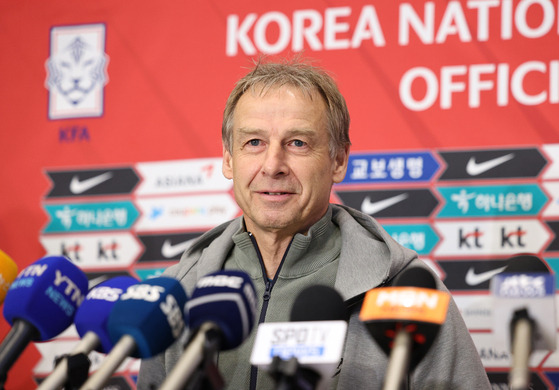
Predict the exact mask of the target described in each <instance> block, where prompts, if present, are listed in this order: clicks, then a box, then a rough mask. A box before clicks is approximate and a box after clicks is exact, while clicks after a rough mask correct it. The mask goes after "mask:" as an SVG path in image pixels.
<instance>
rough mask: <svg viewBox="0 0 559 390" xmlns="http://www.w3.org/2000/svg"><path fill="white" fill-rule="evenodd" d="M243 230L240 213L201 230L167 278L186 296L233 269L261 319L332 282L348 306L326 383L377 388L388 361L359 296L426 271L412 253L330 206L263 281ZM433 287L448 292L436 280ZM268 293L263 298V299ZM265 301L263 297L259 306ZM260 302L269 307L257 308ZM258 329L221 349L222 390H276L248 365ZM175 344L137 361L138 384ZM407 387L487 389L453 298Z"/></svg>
mask: <svg viewBox="0 0 559 390" xmlns="http://www.w3.org/2000/svg"><path fill="white" fill-rule="evenodd" d="M249 236H250V235H249V234H248V233H246V232H244V228H243V222H242V217H239V218H237V219H235V220H233V221H230V222H227V223H225V224H223V225H220V226H218V227H216V228H214V229H212V230H210V231H209V232H207V233H205V234H204V235H202V236H201V237H200V238H199V239H198V240H197V241H196V242H195V243H194V244H193V245H192V247H190V248H189V249H188V250H187V251H186V252H185V253H184V254H183V256H182V259H181V261H180V262H179V263H178V264H176V265H174V266H172V267H170V268H168V269H167V270H166V271H165V275H167V276H172V277H174V278H176V279H178V280H180V281H181V283H182V284H183V285H184V286H185V289H186V291H187V293H188V294H189V295H190V294H191V293H192V291H193V289H194V286H195V283H196V281H197V280H198V279H200V278H201V277H203V276H204V275H207V274H208V273H211V272H215V271H218V270H221V269H224V268H239V269H242V270H244V271H245V272H247V273H248V274H249V276H250V277H251V278H252V279H253V282H254V283H255V287H256V290H257V296H258V298H259V307H260V310H261V311H262V310H263V311H264V313H263V314H262V313H261V319H262V317H265V318H264V320H265V321H288V320H289V308H290V307H291V305H292V303H293V300H294V298H295V296H296V295H297V293H298V292H299V291H301V289H302V288H303V287H304V286H308V285H312V284H326V285H331V286H332V287H334V288H335V289H336V290H337V291H338V292H339V293H340V294H341V295H342V297H343V298H344V300H345V302H346V304H347V305H348V307H349V312H350V316H349V325H348V332H347V336H346V344H345V350H344V354H343V358H342V360H341V362H340V365H339V367H338V370H337V372H336V375H335V376H334V378H332V380H331V386H330V387H331V388H337V389H351V390H360V389H380V388H381V386H382V382H383V379H384V376H385V373H386V368H387V363H388V358H387V356H386V354H385V353H384V352H383V351H382V350H381V349H380V348H379V346H378V345H377V344H376V342H375V341H374V340H373V339H372V337H371V336H370V334H369V332H368V331H367V329H366V327H365V325H364V324H363V323H362V322H361V321H360V320H359V312H360V310H361V304H362V302H363V298H364V295H365V293H366V292H367V291H368V290H370V289H372V288H375V287H380V286H387V285H390V284H391V282H392V280H393V279H394V277H395V276H396V275H398V274H399V273H400V272H401V271H402V270H404V269H406V268H408V267H423V268H428V267H427V266H426V265H425V264H424V263H423V262H422V261H421V260H419V259H418V258H417V254H416V253H415V252H413V251H411V250H409V249H407V248H404V247H403V246H401V245H400V244H398V243H397V242H396V241H395V240H394V239H393V238H392V237H391V236H390V235H389V234H388V233H387V232H386V231H385V230H384V229H383V228H382V227H381V226H380V224H378V222H376V220H374V219H373V218H371V217H370V216H369V215H366V214H363V213H361V212H359V211H357V210H354V209H352V208H349V207H346V206H340V205H331V206H330V207H329V209H328V212H327V214H326V215H325V216H324V217H323V218H322V219H321V220H320V221H319V222H317V224H315V225H314V226H313V227H312V228H311V229H310V230H309V233H308V234H307V235H306V236H303V235H301V234H297V235H296V236H295V237H294V239H293V241H292V243H291V245H290V247H289V248H288V250H287V252H288V253H286V255H285V257H284V260H283V261H282V265H281V266H280V269H279V270H278V275H277V276H276V278H275V279H274V281H272V282H269V281H268V280H267V278H265V277H264V275H263V271H262V266H261V265H260V264H259V257H258V255H259V252H258V248H257V244H254V242H252V243H251V240H250V238H249ZM437 288H438V289H439V290H443V291H447V289H446V287H445V286H444V284H443V283H442V282H441V281H440V280H439V279H438V278H437ZM264 296H266V298H263V297H264ZM264 300H269V302H266V304H264V302H263V301H264ZM264 307H266V308H267V313H266V309H263V308H264ZM255 331H256V327H255V329H254V330H253V332H252V333H251V336H249V338H248V339H247V340H246V341H245V342H244V343H243V344H242V345H241V346H240V347H239V348H237V349H235V350H233V351H227V352H223V353H220V355H219V362H218V364H219V369H220V372H222V373H223V376H224V378H225V379H226V382H227V388H228V389H234V390H237V389H249V388H252V389H259V390H260V389H274V382H273V381H272V379H271V378H270V377H269V376H268V374H267V373H265V372H262V370H255V368H251V366H250V363H249V360H250V353H251V350H252V343H253V342H254V336H255V333H256V332H255ZM182 351H183V349H182V345H181V343H178V342H177V343H175V344H174V345H173V346H171V347H170V348H169V349H168V350H167V351H166V352H165V353H162V354H160V355H158V356H156V357H154V358H152V359H145V360H144V361H142V364H141V368H140V374H139V378H138V389H140V390H148V389H152V388H157V387H159V385H160V384H161V383H162V382H163V381H164V379H165V377H166V375H167V374H168V373H169V372H170V371H171V370H172V368H173V367H174V365H175V363H176V361H177V360H178V358H179V357H180V355H181V353H182ZM407 382H408V383H407V388H409V389H429V390H435V389H456V390H459V389H464V390H470V389H490V388H491V386H490V383H489V380H488V378H487V374H486V373H485V369H484V367H483V365H482V363H481V360H480V357H479V355H478V352H477V350H476V348H475V346H474V343H473V341H472V338H471V336H470V334H469V332H468V329H467V328H466V326H465V324H464V321H463V319H462V317H461V315H460V313H459V311H458V308H457V307H456V305H455V303H454V301H453V300H452V299H451V302H450V305H449V308H448V313H447V317H446V320H445V323H444V324H443V325H442V326H441V328H440V331H439V334H438V335H437V337H436V339H435V341H434V343H433V345H432V346H431V348H430V349H429V351H428V352H427V354H426V356H425V357H424V358H423V359H422V360H421V362H420V363H419V364H418V365H417V367H416V368H415V369H414V370H413V372H412V373H411V374H410V375H409V376H408V380H407Z"/></svg>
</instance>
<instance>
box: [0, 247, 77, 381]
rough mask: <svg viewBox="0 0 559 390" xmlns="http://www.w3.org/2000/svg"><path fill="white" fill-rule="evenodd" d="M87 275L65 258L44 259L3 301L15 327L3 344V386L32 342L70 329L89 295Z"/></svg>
mask: <svg viewBox="0 0 559 390" xmlns="http://www.w3.org/2000/svg"><path fill="white" fill-rule="evenodd" d="M87 287H88V281H87V277H86V276H85V274H84V273H83V272H82V271H81V270H80V269H79V268H78V267H76V266H75V265H74V264H73V263H72V262H71V261H70V260H69V259H68V258H66V257H64V256H45V257H43V258H41V259H39V260H37V261H36V262H34V263H33V264H31V265H29V266H28V267H26V268H25V269H23V270H22V271H21V272H20V273H19V275H18V276H17V278H16V279H15V280H14V282H13V283H12V285H11V286H10V288H9V290H8V292H7V294H6V299H5V301H4V317H5V318H6V320H7V321H8V322H9V323H10V324H11V325H12V328H11V329H10V331H9V332H8V334H7V336H6V337H5V338H4V340H3V341H2V344H1V345H0V387H1V388H3V385H4V382H5V380H6V377H7V374H8V370H9V369H10V368H11V367H12V365H13V364H14V363H15V361H16V360H17V358H18V357H19V356H20V355H21V353H22V352H23V351H24V349H25V348H26V347H27V345H28V344H29V343H30V342H31V341H46V340H49V339H52V338H54V337H55V336H58V334H60V333H62V332H63V331H64V330H65V329H66V328H68V327H69V326H70V325H71V324H72V321H73V319H74V316H75V314H76V310H77V308H78V307H79V305H80V304H81V303H82V301H83V299H84V297H85V295H86V294H87Z"/></svg>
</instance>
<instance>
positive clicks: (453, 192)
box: [437, 184, 548, 218]
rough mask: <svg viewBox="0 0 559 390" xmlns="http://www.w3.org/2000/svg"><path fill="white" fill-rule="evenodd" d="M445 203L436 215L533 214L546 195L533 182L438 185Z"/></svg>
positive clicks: (538, 210) (540, 206) (491, 215)
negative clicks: (494, 184)
mask: <svg viewBox="0 0 559 390" xmlns="http://www.w3.org/2000/svg"><path fill="white" fill-rule="evenodd" d="M437 190H438V191H439V193H440V194H441V195H442V196H443V198H444V200H445V203H444V206H443V208H442V209H441V211H440V213H439V215H438V217H441V218H447V217H496V216H518V215H524V216H535V215H538V213H539V212H540V210H541V209H542V208H543V207H544V205H545V204H546V202H547V200H548V198H547V196H546V195H545V194H544V192H543V191H542V190H541V189H540V188H539V187H538V185H537V184H519V185H512V184H511V185H497V186H467V187H438V188H437Z"/></svg>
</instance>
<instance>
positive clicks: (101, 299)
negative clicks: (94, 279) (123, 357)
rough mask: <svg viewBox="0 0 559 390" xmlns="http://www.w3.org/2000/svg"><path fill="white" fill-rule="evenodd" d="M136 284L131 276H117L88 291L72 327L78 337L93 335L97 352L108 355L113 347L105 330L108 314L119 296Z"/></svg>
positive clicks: (136, 281)
mask: <svg viewBox="0 0 559 390" xmlns="http://www.w3.org/2000/svg"><path fill="white" fill-rule="evenodd" d="M137 283H138V280H136V279H135V278H133V277H131V276H117V277H115V278H112V279H109V280H105V281H104V282H103V283H100V284H98V285H97V286H95V287H93V288H92V289H91V290H89V292H88V293H87V296H86V297H85V300H84V301H83V302H82V304H81V305H80V307H79V308H78V311H77V312H76V317H75V318H74V325H75V326H76V330H77V331H78V334H79V335H80V337H83V336H84V335H85V334H86V333H87V332H93V333H95V334H96V335H97V337H99V341H100V344H101V348H100V349H99V351H100V352H103V353H109V352H110V350H111V349H112V348H113V346H114V345H113V343H112V342H111V339H110V337H109V331H108V329H107V321H108V319H109V314H110V313H111V309H112V308H113V306H114V304H115V303H116V302H117V301H118V298H119V296H120V295H121V294H122V293H123V292H124V291H126V289H127V288H128V287H130V286H132V285H134V284H137Z"/></svg>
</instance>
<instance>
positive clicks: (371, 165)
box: [341, 152, 440, 184]
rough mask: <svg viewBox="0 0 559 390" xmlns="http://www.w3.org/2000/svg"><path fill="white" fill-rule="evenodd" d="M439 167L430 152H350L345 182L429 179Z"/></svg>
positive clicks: (425, 180) (426, 180)
mask: <svg viewBox="0 0 559 390" xmlns="http://www.w3.org/2000/svg"><path fill="white" fill-rule="evenodd" d="M439 168H440V165H439V163H438V162H437V160H435V158H434V157H433V156H432V155H431V154H430V153H427V152H424V153H421V152H415V153H390V154H388V153H379V154H356V155H350V156H349V162H348V167H347V174H346V176H345V178H344V180H343V181H342V183H341V184H366V183H389V182H397V183H400V182H428V181H430V180H431V178H432V177H433V176H434V175H435V173H436V172H437V171H438V170H439Z"/></svg>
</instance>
